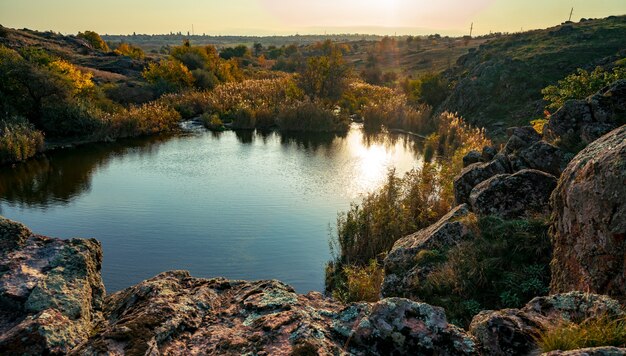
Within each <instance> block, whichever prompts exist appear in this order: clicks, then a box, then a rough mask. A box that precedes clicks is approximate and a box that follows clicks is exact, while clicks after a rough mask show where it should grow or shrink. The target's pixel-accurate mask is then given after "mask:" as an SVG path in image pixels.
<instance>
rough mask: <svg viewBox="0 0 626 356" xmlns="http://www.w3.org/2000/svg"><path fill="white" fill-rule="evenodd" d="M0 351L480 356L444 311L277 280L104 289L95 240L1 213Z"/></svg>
mask: <svg viewBox="0 0 626 356" xmlns="http://www.w3.org/2000/svg"><path fill="white" fill-rule="evenodd" d="M0 253H1V254H0V354H2V355H4V354H26V355H40V354H74V355H97V354H110V355H160V354H167V355H193V354H204V355H243V354H254V355H318V354H320V355H327V354H334V355H343V354H350V355H390V354H395V355H401V354H409V353H418V354H438V355H478V346H477V344H476V342H475V340H474V339H473V337H471V336H469V335H467V334H466V333H465V332H464V331H463V330H461V329H459V328H457V327H455V326H453V325H451V324H449V323H448V322H447V320H446V315H445V312H444V311H443V309H441V308H438V307H433V306H430V305H428V304H424V303H418V302H415V301H411V300H408V299H402V298H388V299H383V300H381V301H379V302H376V303H356V304H350V305H343V304H341V303H339V302H337V301H335V300H333V299H329V298H326V297H324V296H323V295H321V294H320V293H316V292H311V293H309V294H306V295H299V294H296V293H295V291H294V290H293V289H292V288H291V287H289V286H288V285H285V284H283V283H281V282H278V281H257V282H246V281H233V280H226V279H223V278H214V279H203V278H193V277H191V276H190V275H189V273H188V272H185V271H171V272H165V273H162V274H160V275H158V276H156V277H154V278H152V279H149V280H147V281H144V282H142V283H139V284H137V285H135V286H133V287H130V288H128V289H125V290H123V291H120V292H117V293H115V294H112V295H110V296H108V297H106V298H105V295H104V287H103V285H102V281H101V279H100V263H101V257H102V253H101V249H100V245H99V243H98V242H97V241H95V240H85V239H71V240H60V239H53V238H48V237H44V236H37V235H34V234H32V232H30V231H29V230H28V229H27V228H26V227H24V226H23V225H21V224H18V223H15V222H12V221H9V220H6V219H4V218H2V219H0Z"/></svg>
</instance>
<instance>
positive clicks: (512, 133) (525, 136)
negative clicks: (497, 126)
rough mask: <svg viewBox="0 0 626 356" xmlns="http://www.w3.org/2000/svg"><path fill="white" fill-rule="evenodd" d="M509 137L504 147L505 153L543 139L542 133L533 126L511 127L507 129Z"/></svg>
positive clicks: (510, 152)
mask: <svg viewBox="0 0 626 356" xmlns="http://www.w3.org/2000/svg"><path fill="white" fill-rule="evenodd" d="M507 134H508V135H509V139H508V141H507V142H506V145H505V146H504V148H503V149H502V152H503V153H504V154H507V155H509V154H512V153H515V152H517V151H519V150H522V149H524V148H527V147H529V146H530V145H532V144H533V143H535V142H538V141H540V140H541V135H540V134H539V133H538V132H537V131H536V130H535V129H534V128H533V127H532V126H523V127H511V128H509V129H507Z"/></svg>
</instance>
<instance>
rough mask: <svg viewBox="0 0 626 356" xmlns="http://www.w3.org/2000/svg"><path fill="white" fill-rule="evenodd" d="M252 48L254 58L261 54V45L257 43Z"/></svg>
mask: <svg viewBox="0 0 626 356" xmlns="http://www.w3.org/2000/svg"><path fill="white" fill-rule="evenodd" d="M252 47H253V48H254V55H255V56H256V57H258V56H259V55H260V54H261V51H263V45H262V44H260V43H258V42H257V43H255V44H254V46H252Z"/></svg>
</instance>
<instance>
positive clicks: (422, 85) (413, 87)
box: [404, 73, 449, 107]
mask: <svg viewBox="0 0 626 356" xmlns="http://www.w3.org/2000/svg"><path fill="white" fill-rule="evenodd" d="M404 91H405V93H406V94H407V96H408V98H409V101H410V102H411V103H413V104H426V105H430V106H432V107H437V106H439V104H441V103H442V102H443V101H444V100H445V99H446V97H447V95H448V91H449V89H448V81H447V80H446V79H445V78H444V77H443V76H442V75H441V74H434V73H429V74H425V75H423V76H421V77H420V78H419V79H416V80H407V81H405V83H404Z"/></svg>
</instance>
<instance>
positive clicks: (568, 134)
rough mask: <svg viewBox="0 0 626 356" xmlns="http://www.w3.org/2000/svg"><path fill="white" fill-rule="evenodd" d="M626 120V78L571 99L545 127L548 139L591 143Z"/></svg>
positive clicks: (544, 132) (544, 133) (545, 135)
mask: <svg viewBox="0 0 626 356" xmlns="http://www.w3.org/2000/svg"><path fill="white" fill-rule="evenodd" d="M624 123H626V80H618V81H616V82H615V83H613V84H611V85H610V86H608V87H606V88H604V89H602V90H601V91H600V92H598V93H596V94H595V95H592V96H590V97H589V98H587V99H585V100H569V101H567V102H566V103H565V104H564V105H563V107H561V108H560V109H559V110H558V111H557V112H556V113H554V114H553V115H552V116H551V117H550V120H549V121H548V123H547V124H546V125H545V126H544V128H543V136H544V137H545V138H547V139H548V140H563V139H566V140H574V141H576V140H580V141H581V142H582V143H583V144H589V143H591V142H593V141H595V140H596V139H598V138H599V137H601V136H602V135H604V134H606V133H608V132H609V131H611V130H613V129H615V128H616V127H618V126H619V125H623V124H624Z"/></svg>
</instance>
